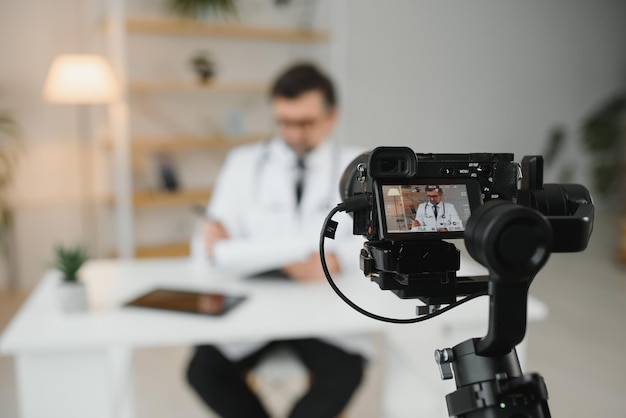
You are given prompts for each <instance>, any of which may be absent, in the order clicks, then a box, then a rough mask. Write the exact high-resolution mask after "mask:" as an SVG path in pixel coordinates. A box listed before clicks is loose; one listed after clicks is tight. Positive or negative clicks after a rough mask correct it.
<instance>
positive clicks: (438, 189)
mask: <svg viewBox="0 0 626 418" xmlns="http://www.w3.org/2000/svg"><path fill="white" fill-rule="evenodd" d="M340 193H341V196H342V199H343V200H344V201H346V200H348V199H354V198H355V197H361V198H362V199H363V201H364V202H367V203H365V204H362V205H361V206H360V207H359V208H358V209H356V210H354V211H352V216H353V233H354V234H355V235H363V236H364V237H365V238H367V240H368V241H367V242H366V243H365V245H364V248H363V249H362V250H361V254H360V266H361V269H362V270H363V272H364V274H365V275H366V276H367V277H370V278H371V279H372V280H373V281H375V282H376V283H378V285H379V286H380V288H381V289H383V290H391V291H393V292H394V293H395V294H396V295H398V296H399V297H401V298H419V299H421V300H422V301H423V302H424V303H425V304H426V305H430V306H436V305H439V304H444V303H446V304H449V303H453V302H454V301H455V300H456V297H457V296H463V295H469V294H473V293H475V292H477V291H480V290H481V289H486V287H487V282H488V277H473V278H460V277H457V276H456V272H457V271H458V270H459V268H460V252H459V250H458V249H457V248H456V246H455V245H454V244H452V243H450V242H447V241H445V240H448V239H458V238H466V243H467V242H468V238H469V241H472V236H475V235H476V232H473V231H475V230H476V228H473V229H470V230H469V231H468V222H469V221H470V218H471V217H472V214H473V213H474V212H475V211H476V210H478V209H479V207H481V206H482V205H485V204H488V203H489V202H493V201H497V202H508V203H510V204H518V205H521V206H524V207H528V208H531V209H533V210H534V211H536V212H539V213H541V215H542V216H544V217H546V220H547V221H548V223H549V224H550V228H551V230H552V231H551V233H550V234H549V236H547V237H546V244H549V248H545V252H546V253H547V254H549V253H550V252H570V251H581V250H582V249H584V248H585V247H586V245H587V243H588V240H589V235H590V234H591V229H592V219H593V206H592V204H591V197H590V195H589V192H588V191H587V189H585V188H584V187H583V186H580V185H557V184H545V185H544V184H543V159H542V157H541V156H527V157H524V158H523V160H522V163H521V164H518V163H517V162H515V161H514V156H513V154H510V153H469V154H432V153H428V154H427V153H415V152H413V151H412V150H411V149H410V148H408V147H378V148H376V149H374V150H373V151H371V152H369V153H365V154H362V155H360V156H359V157H357V158H356V159H355V160H354V161H353V162H352V163H351V164H350V165H349V166H348V167H347V168H346V170H345V172H344V174H343V176H342V179H341V183H340ZM469 225H471V224H469ZM479 229H480V228H479ZM468 232H469V233H470V236H469V237H468ZM530 239H532V238H530ZM514 241H515V240H511V243H512V247H511V248H508V249H506V251H507V252H508V253H513V254H509V257H513V258H515V254H514V253H515V252H516V251H519V252H521V251H528V248H526V249H525V248H523V243H515V242H514ZM478 246H480V245H478ZM476 250H477V249H476V248H473V246H472V245H470V246H468V251H469V252H470V254H472V255H474V254H473V253H476V252H477V251H476ZM503 251H505V250H504V249H503ZM492 256H493V257H495V258H498V257H500V258H502V255H501V254H500V255H493V254H492ZM493 257H492V258H493ZM511 267H513V266H511ZM520 267H523V266H516V269H517V270H520ZM521 270H522V271H520V272H519V273H523V270H524V268H521ZM511 274H514V273H513V272H511Z"/></svg>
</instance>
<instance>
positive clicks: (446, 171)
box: [439, 167, 456, 176]
mask: <svg viewBox="0 0 626 418" xmlns="http://www.w3.org/2000/svg"><path fill="white" fill-rule="evenodd" d="M455 172H456V171H455V170H454V168H451V167H441V168H440V169H439V173H441V175H442V176H451V175H453V174H454V173H455Z"/></svg>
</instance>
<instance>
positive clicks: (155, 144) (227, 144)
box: [132, 133, 270, 153]
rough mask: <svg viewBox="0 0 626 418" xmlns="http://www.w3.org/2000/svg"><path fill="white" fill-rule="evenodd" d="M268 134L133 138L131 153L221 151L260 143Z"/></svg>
mask: <svg viewBox="0 0 626 418" xmlns="http://www.w3.org/2000/svg"><path fill="white" fill-rule="evenodd" d="M269 136H270V134H269V133H267V134H249V135H243V136H241V137H229V136H227V135H211V136H206V137H202V136H183V135H180V136H178V135H177V136H170V137H133V140H132V150H133V153H145V152H159V151H192V150H202V149H206V150H217V149H220V150H223V149H231V148H235V147H238V146H240V145H244V144H250V143H253V142H258V141H262V140H264V139H266V138H269Z"/></svg>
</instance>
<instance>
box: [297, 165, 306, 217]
mask: <svg viewBox="0 0 626 418" xmlns="http://www.w3.org/2000/svg"><path fill="white" fill-rule="evenodd" d="M305 168H306V167H305V166H304V158H303V157H299V158H298V162H297V164H296V169H297V170H296V206H299V205H300V200H302V192H303V191H304V171H305Z"/></svg>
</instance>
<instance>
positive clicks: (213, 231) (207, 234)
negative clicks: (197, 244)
mask: <svg viewBox="0 0 626 418" xmlns="http://www.w3.org/2000/svg"><path fill="white" fill-rule="evenodd" d="M202 237H203V238H204V248H205V251H206V254H207V255H208V256H209V257H213V247H215V243H216V242H218V241H220V240H223V239H228V232H226V229H225V228H224V225H222V224H221V222H219V221H205V222H204V224H202Z"/></svg>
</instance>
